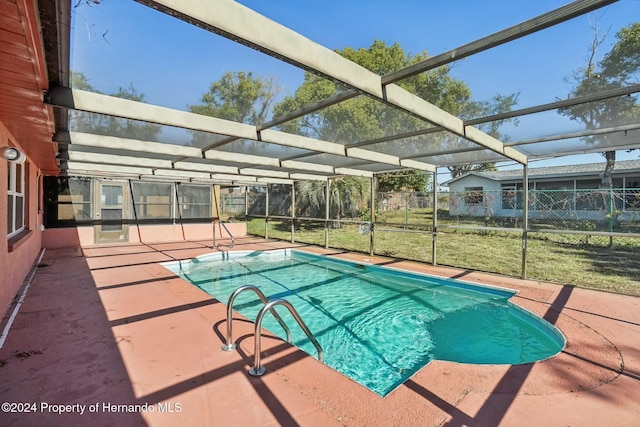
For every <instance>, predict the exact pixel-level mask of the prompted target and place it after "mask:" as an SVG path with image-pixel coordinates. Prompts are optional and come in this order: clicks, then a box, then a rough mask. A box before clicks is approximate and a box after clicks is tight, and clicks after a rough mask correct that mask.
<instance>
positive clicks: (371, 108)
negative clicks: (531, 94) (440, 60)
mask: <svg viewBox="0 0 640 427" xmlns="http://www.w3.org/2000/svg"><path fill="white" fill-rule="evenodd" d="M338 53H340V54H341V55H343V56H344V57H346V58H347V59H350V60H352V61H354V62H356V63H358V64H360V65H362V66H364V67H366V68H368V69H369V70H371V71H373V72H374V73H377V74H379V75H386V74H389V73H392V72H394V71H397V70H399V69H402V68H405V67H407V66H409V65H412V64H414V63H417V62H420V61H423V60H424V59H426V58H427V57H428V55H427V53H426V52H422V53H419V54H417V55H412V54H408V53H405V51H404V50H403V49H402V48H401V47H400V45H399V44H398V43H395V44H393V45H387V44H386V43H385V42H383V41H380V40H375V41H374V42H373V44H372V45H371V46H370V47H368V48H360V49H353V48H345V49H343V50H341V51H338ZM450 70H451V67H449V66H443V67H439V68H437V69H434V70H430V71H428V72H425V73H420V74H417V75H415V76H412V77H409V78H407V79H404V80H402V81H401V82H399V83H398V85H400V86H401V87H403V88H404V89H406V90H407V91H409V92H411V93H414V94H416V95H417V96H419V97H421V98H423V99H425V100H427V101H429V102H430V103H432V104H434V105H436V106H438V107H440V108H442V109H444V110H446V111H448V112H449V113H451V114H454V115H457V116H461V117H465V116H467V117H478V116H482V115H488V114H495V113H497V112H503V111H508V110H510V109H511V107H512V106H513V105H515V103H516V101H517V97H518V95H517V94H512V95H508V96H496V97H494V98H493V99H492V100H490V101H488V102H474V101H472V100H471V91H470V90H469V88H468V87H467V86H466V84H464V82H462V81H460V80H457V79H454V78H452V77H451V76H450V75H449V72H450ZM342 90H344V88H342V87H340V86H339V85H338V84H337V83H335V82H333V81H329V80H326V79H323V78H321V77H318V76H316V75H314V74H311V73H309V72H307V73H305V80H304V82H303V84H302V85H301V86H300V87H299V88H298V90H297V91H296V92H295V94H294V95H293V96H287V97H285V98H284V100H283V101H282V102H280V103H278V104H277V105H276V106H275V107H274V116H275V117H282V116H285V115H286V114H288V113H290V112H292V111H295V110H297V109H300V108H302V107H304V106H307V105H311V104H313V103H315V102H318V101H321V100H323V99H326V98H328V97H330V96H333V95H336V94H337V93H339V92H340V91H342ZM501 124H502V121H501V122H495V123H491V124H487V125H483V127H490V128H492V129H491V131H492V134H493V136H495V137H499V136H500V134H499V133H498V131H497V129H498V128H499V126H500V125H501ZM430 127H432V125H431V124H429V123H426V122H425V121H424V120H421V119H419V118H417V117H415V116H413V115H410V114H407V113H405V112H403V111H401V110H399V109H396V108H393V107H390V106H388V105H386V104H385V103H383V102H380V101H379V100H376V99H373V98H371V97H368V96H358V97H356V98H352V99H350V100H348V101H344V102H341V103H339V104H336V105H333V106H330V107H327V108H324V109H322V110H320V111H316V112H314V113H311V114H307V115H305V116H303V117H300V118H298V119H295V120H291V121H289V122H287V123H285V124H283V125H282V126H281V129H282V130H283V131H285V132H291V133H296V134H301V135H304V136H309V137H314V138H318V139H322V140H327V141H333V142H340V143H344V144H351V143H354V142H358V141H363V140H369V139H375V138H380V137H384V136H388V135H396V134H401V133H406V132H411V131H416V130H421V129H427V128H430ZM483 130H484V129H483ZM459 139H460V138H459V137H457V136H455V135H452V134H448V135H446V136H441V135H440V134H426V135H421V136H417V137H412V138H409V139H408V140H407V141H406V142H405V145H404V150H403V152H402V153H397V152H396V151H394V150H397V145H394V144H393V142H381V143H379V144H377V145H376V146H375V149H376V150H379V151H383V152H384V151H388V152H392V153H393V154H397V155H400V156H401V157H412V156H415V155H419V154H420V153H423V152H424V147H425V145H429V144H437V146H439V147H442V148H443V150H446V149H447V147H456V146H458V145H459ZM475 167H481V166H475ZM482 167H486V166H482ZM451 170H453V171H456V170H461V169H460V168H451ZM404 176H405V177H406V178H407V181H403V180H397V179H393V180H386V181H385V180H383V182H384V183H385V185H386V184H387V183H394V185H397V187H396V189H401V188H403V187H415V183H412V180H414V179H415V178H416V177H419V176H420V174H417V175H414V174H412V173H409V174H405V175H404ZM419 187H420V186H417V187H415V188H419ZM422 187H424V186H422ZM389 189H390V188H389Z"/></svg>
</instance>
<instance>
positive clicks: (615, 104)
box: [558, 21, 640, 188]
mask: <svg viewBox="0 0 640 427" xmlns="http://www.w3.org/2000/svg"><path fill="white" fill-rule="evenodd" d="M592 28H593V30H594V35H593V39H592V42H591V45H590V52H589V58H588V60H587V64H586V66H585V67H583V68H580V69H578V70H576V71H575V72H574V73H573V75H572V79H573V82H574V87H573V89H572V90H571V92H570V93H569V97H579V96H583V95H588V94H591V93H596V92H600V91H605V90H610V89H618V88H623V87H626V86H628V85H630V84H633V83H634V79H636V80H637V74H638V72H639V71H640V23H635V24H632V25H630V26H628V27H625V28H622V29H621V30H620V31H619V32H618V33H617V34H616V39H617V42H616V43H615V44H614V46H613V48H612V49H611V50H610V51H609V52H608V53H607V54H605V55H604V58H603V59H602V60H601V61H600V62H596V61H595V56H596V51H597V49H598V48H599V46H600V45H601V44H602V43H603V41H604V39H605V37H601V36H600V35H599V33H598V26H597V21H596V23H595V25H593V26H592ZM558 112H559V114H562V115H565V116H567V117H569V118H570V119H571V120H574V121H578V122H581V123H583V124H584V125H585V127H586V128H587V130H596V129H599V128H605V127H613V126H617V125H620V124H624V123H628V122H629V121H630V120H635V121H637V120H638V118H640V107H639V106H638V103H637V97H636V96H622V97H617V98H612V99H607V100H603V101H599V102H593V103H588V104H580V105H576V106H572V107H566V108H561V109H559V110H558ZM625 136H626V132H625V133H624V134H623V133H622V132H616V133H608V134H603V135H594V136H588V137H585V140H586V141H587V142H590V143H593V144H596V143H600V144H602V146H603V147H607V146H612V145H614V144H616V143H620V142H621V141H620V139H621V138H625ZM603 155H604V157H605V159H606V165H605V170H604V171H603V174H602V184H601V186H602V187H604V188H612V187H613V179H612V172H613V170H614V168H615V160H616V152H615V151H606V152H604V153H603Z"/></svg>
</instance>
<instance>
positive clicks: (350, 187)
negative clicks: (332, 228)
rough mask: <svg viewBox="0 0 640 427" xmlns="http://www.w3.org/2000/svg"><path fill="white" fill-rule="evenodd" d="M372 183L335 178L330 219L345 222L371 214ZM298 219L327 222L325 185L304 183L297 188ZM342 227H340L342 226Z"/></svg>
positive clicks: (317, 182) (350, 177)
mask: <svg viewBox="0 0 640 427" xmlns="http://www.w3.org/2000/svg"><path fill="white" fill-rule="evenodd" d="M370 182H371V180H369V179H366V178H360V177H355V176H344V177H337V178H331V180H330V183H331V184H330V187H329V216H330V218H332V219H341V218H344V217H345V216H351V217H353V216H355V215H358V214H360V213H361V212H362V211H364V210H367V209H368V208H369V206H368V205H367V200H369V197H370V196H371V184H370ZM296 189H297V193H296V215H297V216H303V217H310V218H324V216H325V212H324V209H325V206H326V205H325V199H326V189H327V184H326V182H324V181H301V182H299V183H297V184H296ZM338 226H339V224H338Z"/></svg>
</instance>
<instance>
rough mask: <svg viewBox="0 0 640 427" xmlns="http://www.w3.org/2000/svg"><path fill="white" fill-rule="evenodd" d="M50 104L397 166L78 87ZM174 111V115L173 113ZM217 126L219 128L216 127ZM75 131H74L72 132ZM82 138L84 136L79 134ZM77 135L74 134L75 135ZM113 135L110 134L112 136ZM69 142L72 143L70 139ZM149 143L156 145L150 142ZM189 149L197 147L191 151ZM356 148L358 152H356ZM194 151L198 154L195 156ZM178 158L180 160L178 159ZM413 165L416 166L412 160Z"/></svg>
mask: <svg viewBox="0 0 640 427" xmlns="http://www.w3.org/2000/svg"><path fill="white" fill-rule="evenodd" d="M47 98H48V100H49V102H50V103H52V104H53V105H57V106H60V107H66V108H73V109H77V110H80V111H86V112H91V113H98V114H105V115H110V116H115V117H122V118H126V119H132V120H141V121H145V122H150V123H158V124H164V125H170V126H175V127H180V128H184V129H191V130H198V131H204V132H209V133H214V134H224V135H229V136H234V137H238V138H242V139H250V140H254V141H262V142H265V143H273V144H279V145H284V146H288V147H295V148H301V149H305V150H310V151H315V152H319V153H327V154H335V155H339V156H347V157H354V158H358V159H363V160H368V161H372V162H376V163H386V164H392V165H399V164H400V159H399V158H398V157H395V156H389V155H386V154H381V153H377V152H375V151H367V150H363V149H357V150H356V151H353V152H352V153H353V154H351V155H349V153H348V152H347V150H346V149H345V146H344V145H342V144H337V143H334V142H328V141H322V140H318V139H313V138H307V137H303V136H299V135H294V134H290V133H285V132H279V131H274V130H269V129H267V130H263V131H261V132H258V130H257V128H256V127H255V126H251V125H245V124H242V123H236V122H232V121H229V120H223V119H217V118H214V117H207V116H202V115H200V114H194V113H188V112H185V111H179V110H173V109H170V108H165V107H158V106H155V105H150V104H145V103H142V102H137V101H131V100H128V99H121V98H116V97H113V96H108V95H102V94H97V93H92V92H86V91H82V90H78V89H68V88H61V87H54V88H53V89H52V90H51V92H50V93H49V94H48V96H47ZM174 113H175V114H174ZM218 126H219V127H218ZM74 133H75V132H74ZM82 135H83V137H84V138H85V139H87V138H88V137H87V136H86V135H89V134H82ZM76 137H77V135H76ZM96 138H100V139H102V138H103V137H102V136H97V137H96V136H94V137H93V144H94V145H93V146H102V147H104V148H114V147H109V146H106V143H104V142H100V141H96ZM112 138H113V137H112ZM126 141H127V140H126V139H124V138H122V139H121V141H120V143H117V142H115V141H111V142H112V143H115V144H116V145H117V146H118V148H120V149H123V150H126V149H129V150H131V148H126V147H124V144H126ZM71 143H74V138H72V140H71ZM149 144H159V143H153V142H150V143H149ZM163 145H166V146H168V147H172V148H173V147H181V146H178V145H173V144H163ZM183 148H190V149H191V151H189V152H187V151H185V150H175V151H173V152H172V153H169V152H166V150H167V148H165V152H166V154H174V155H176V156H182V157H196V158H202V156H203V152H202V150H201V149H199V148H196V147H183ZM193 150H198V151H197V152H196V151H193ZM358 150H359V151H358ZM196 153H198V154H197V155H196ZM204 157H205V158H206V159H211V160H220V161H227V162H238V163H241V161H240V160H238V159H239V158H240V156H239V155H238V153H232V152H226V151H218V150H213V149H210V150H207V151H204ZM241 158H242V159H246V160H247V161H246V162H245V163H250V164H260V165H263V166H276V167H278V166H280V163H279V160H278V159H274V158H268V157H263V156H256V155H248V154H242V156H241ZM180 160H183V159H182V158H181V159H180ZM416 165H419V164H418V163H416ZM420 166H421V167H420V169H423V170H429V171H430V170H432V169H433V168H434V167H435V166H434V165H431V164H428V163H423V164H422V165H420Z"/></svg>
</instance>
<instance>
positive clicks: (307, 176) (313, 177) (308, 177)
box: [289, 173, 328, 181]
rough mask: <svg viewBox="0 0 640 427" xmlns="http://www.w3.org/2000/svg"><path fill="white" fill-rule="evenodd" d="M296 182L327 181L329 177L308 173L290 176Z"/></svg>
mask: <svg viewBox="0 0 640 427" xmlns="http://www.w3.org/2000/svg"><path fill="white" fill-rule="evenodd" d="M289 176H290V177H291V179H293V180H294V181H326V180H327V179H328V177H326V176H322V175H313V174H308V173H292V174H289Z"/></svg>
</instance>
